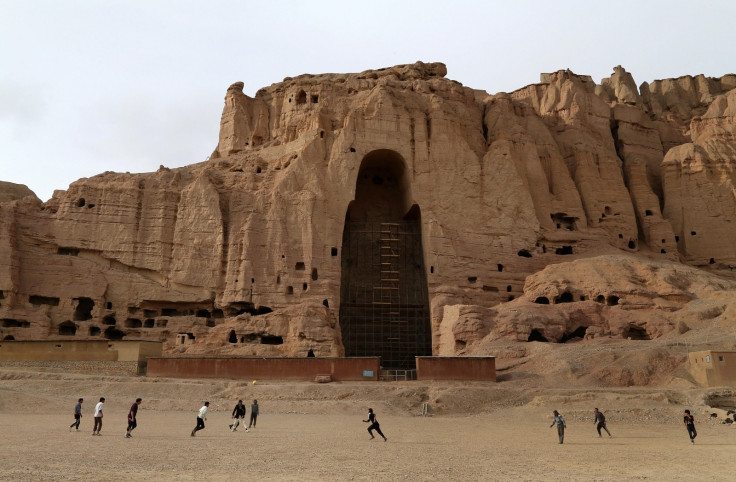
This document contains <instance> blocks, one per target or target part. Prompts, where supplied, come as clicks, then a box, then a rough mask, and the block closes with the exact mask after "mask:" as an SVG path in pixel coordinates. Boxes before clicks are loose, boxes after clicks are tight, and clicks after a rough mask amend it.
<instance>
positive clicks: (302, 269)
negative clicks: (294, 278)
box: [294, 261, 305, 271]
mask: <svg viewBox="0 0 736 482" xmlns="http://www.w3.org/2000/svg"><path fill="white" fill-rule="evenodd" d="M294 269H295V270H297V271H304V269H305V267H304V263H303V262H301V261H299V262H298V263H297V264H296V266H294Z"/></svg>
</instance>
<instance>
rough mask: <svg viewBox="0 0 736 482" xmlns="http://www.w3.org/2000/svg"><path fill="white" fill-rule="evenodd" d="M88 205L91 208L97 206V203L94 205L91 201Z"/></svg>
mask: <svg viewBox="0 0 736 482" xmlns="http://www.w3.org/2000/svg"><path fill="white" fill-rule="evenodd" d="M87 207H88V208H89V209H92V208H93V207H95V205H94V204H92V203H89V204H87Z"/></svg>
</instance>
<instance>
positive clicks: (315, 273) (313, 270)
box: [312, 268, 319, 281]
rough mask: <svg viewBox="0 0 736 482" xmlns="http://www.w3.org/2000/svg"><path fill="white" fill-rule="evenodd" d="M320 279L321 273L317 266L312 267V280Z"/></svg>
mask: <svg viewBox="0 0 736 482" xmlns="http://www.w3.org/2000/svg"><path fill="white" fill-rule="evenodd" d="M318 279H319V274H318V273H317V268H312V281H317V280H318Z"/></svg>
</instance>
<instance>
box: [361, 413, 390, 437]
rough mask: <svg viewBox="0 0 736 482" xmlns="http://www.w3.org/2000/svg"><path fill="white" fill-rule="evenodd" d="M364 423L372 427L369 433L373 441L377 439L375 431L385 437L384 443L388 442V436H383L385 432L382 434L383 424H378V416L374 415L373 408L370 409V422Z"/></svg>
mask: <svg viewBox="0 0 736 482" xmlns="http://www.w3.org/2000/svg"><path fill="white" fill-rule="evenodd" d="M363 421H364V422H368V423H370V425H368V433H369V434H370V435H371V440H373V439H374V438H376V437H375V436H373V431H374V430H375V431H376V432H378V435H380V436H381V437H383V441H384V442H385V441H386V440H388V439H387V438H386V436H385V435H384V434H383V432H381V424H379V423H378V420H377V419H376V414H375V413H373V409H372V408H369V409H368V420H363Z"/></svg>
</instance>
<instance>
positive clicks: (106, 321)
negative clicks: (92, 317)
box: [102, 316, 116, 326]
mask: <svg viewBox="0 0 736 482" xmlns="http://www.w3.org/2000/svg"><path fill="white" fill-rule="evenodd" d="M115 323H116V321H115V318H113V317H112V316H106V317H104V318H103V319H102V324H103V325H111V326H115Z"/></svg>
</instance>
